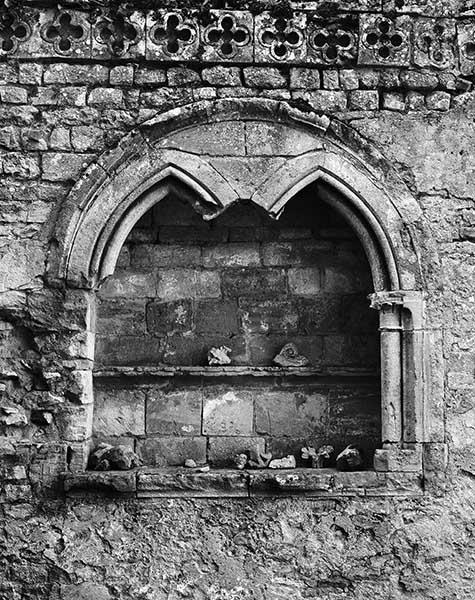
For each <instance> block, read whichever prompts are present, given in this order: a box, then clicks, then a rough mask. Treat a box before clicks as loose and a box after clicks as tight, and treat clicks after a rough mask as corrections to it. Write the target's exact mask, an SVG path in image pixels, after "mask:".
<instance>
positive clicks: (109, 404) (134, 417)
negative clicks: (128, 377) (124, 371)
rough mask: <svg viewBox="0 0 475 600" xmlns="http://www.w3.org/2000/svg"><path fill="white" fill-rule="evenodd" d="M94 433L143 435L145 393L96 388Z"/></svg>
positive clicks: (102, 434)
mask: <svg viewBox="0 0 475 600" xmlns="http://www.w3.org/2000/svg"><path fill="white" fill-rule="evenodd" d="M93 432H94V435H96V436H98V437H99V438H101V437H102V436H128V435H134V436H141V435H144V434H145V393H144V392H142V391H139V390H120V389H118V390H116V389H111V390H104V391H100V390H96V392H95V397H94V421H93Z"/></svg>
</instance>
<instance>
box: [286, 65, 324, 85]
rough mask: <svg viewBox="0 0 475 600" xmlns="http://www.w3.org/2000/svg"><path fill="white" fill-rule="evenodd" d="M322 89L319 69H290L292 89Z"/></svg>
mask: <svg viewBox="0 0 475 600" xmlns="http://www.w3.org/2000/svg"><path fill="white" fill-rule="evenodd" d="M319 88H320V71H319V70H318V69H307V68H304V67H294V68H292V69H290V89H294V90H298V89H302V90H309V89H315V90H318V89H319Z"/></svg>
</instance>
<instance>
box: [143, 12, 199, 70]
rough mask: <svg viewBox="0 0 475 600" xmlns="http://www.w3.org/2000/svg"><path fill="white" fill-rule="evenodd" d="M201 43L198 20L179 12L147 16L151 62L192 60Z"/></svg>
mask: <svg viewBox="0 0 475 600" xmlns="http://www.w3.org/2000/svg"><path fill="white" fill-rule="evenodd" d="M199 42H200V36H199V29H198V24H197V22H196V20H194V19H192V18H189V17H186V16H185V15H183V14H182V13H180V12H179V11H174V12H173V11H167V10H160V11H153V12H150V13H149V14H148V15H147V50H146V57H147V58H148V59H149V60H191V59H193V58H194V57H196V55H197V52H198V47H199Z"/></svg>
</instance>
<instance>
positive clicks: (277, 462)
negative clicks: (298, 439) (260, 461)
mask: <svg viewBox="0 0 475 600" xmlns="http://www.w3.org/2000/svg"><path fill="white" fill-rule="evenodd" d="M296 466H297V462H296V460H295V456H293V455H292V454H289V455H287V456H284V457H283V458H274V459H273V460H271V461H270V463H269V469H295V468H296Z"/></svg>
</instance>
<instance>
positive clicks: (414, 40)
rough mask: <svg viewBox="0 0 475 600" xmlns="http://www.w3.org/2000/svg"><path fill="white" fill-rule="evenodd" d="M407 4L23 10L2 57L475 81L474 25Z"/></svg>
mask: <svg viewBox="0 0 475 600" xmlns="http://www.w3.org/2000/svg"><path fill="white" fill-rule="evenodd" d="M401 2H402V4H401V3H400V4H401V6H399V4H397V3H398V0H394V2H387V3H386V5H385V8H384V9H383V11H382V12H376V9H375V10H374V11H373V12H365V10H368V9H365V8H363V7H362V6H359V8H358V9H357V8H355V7H354V6H347V8H346V11H352V12H343V11H341V12H332V14H331V15H330V14H324V13H322V12H321V11H320V12H318V11H317V8H316V7H315V5H314V4H312V5H311V7H310V5H309V10H308V11H305V10H294V11H293V12H287V13H285V14H282V15H276V14H274V13H272V12H266V11H264V12H260V13H258V14H254V13H252V12H250V11H246V10H209V11H204V12H202V11H201V12H200V11H198V10H180V9H156V10H146V9H145V8H144V9H143V10H132V9H129V10H120V7H116V8H115V9H114V10H112V9H100V10H97V8H96V9H94V10H93V9H92V8H91V7H89V9H88V8H87V7H86V6H85V5H84V6H83V7H82V8H77V7H75V8H71V9H70V8H61V9H53V8H38V9H37V8H33V7H22V6H18V7H15V9H10V8H4V9H3V11H2V10H0V56H10V55H11V56H14V57H17V58H27V57H28V58H43V57H44V58H54V57H58V58H61V57H71V58H73V57H74V58H78V59H90V58H92V59H99V60H107V59H111V58H117V59H120V60H128V59H130V60H134V59H143V58H145V59H146V60H151V61H163V62H170V61H177V62H186V61H197V62H198V61H199V62H209V63H226V62H236V63H244V64H253V63H254V64H269V63H270V64H272V63H275V64H282V65H285V64H290V65H292V64H297V63H298V64H307V65H313V66H323V67H325V66H343V67H345V66H352V65H355V64H359V65H369V66H397V67H410V66H411V65H415V66H418V67H422V68H426V67H430V68H436V69H455V70H457V68H458V67H459V64H460V70H461V72H462V74H465V75H471V74H473V73H475V18H473V17H472V16H470V17H468V16H467V17H464V18H462V19H459V20H457V19H455V18H447V17H444V16H443V15H445V13H447V15H449V16H450V14H451V13H450V11H449V12H447V11H445V12H444V11H442V13H443V14H441V15H437V18H432V16H427V15H431V14H432V13H431V12H430V11H429V12H428V13H421V11H420V10H419V9H418V10H417V11H413V12H412V13H411V14H403V13H405V12H408V13H409V12H410V11H409V8H407V11H406V8H405V7H406V4H407V6H408V7H409V4H408V3H405V2H403V0H401ZM403 4H404V7H403V6H402V5H403ZM412 4H417V5H418V6H419V3H417V2H415V3H414V2H413V3H412ZM412 4H411V6H412ZM393 5H394V6H393ZM78 6H79V5H78ZM344 6H346V4H345V5H344ZM391 7H392V8H391ZM341 8H343V5H342V7H341ZM390 9H391V10H390ZM411 10H412V9H411ZM398 12H399V13H401V14H399V15H398V14H397V13H398ZM414 12H415V13H416V14H414Z"/></svg>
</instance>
